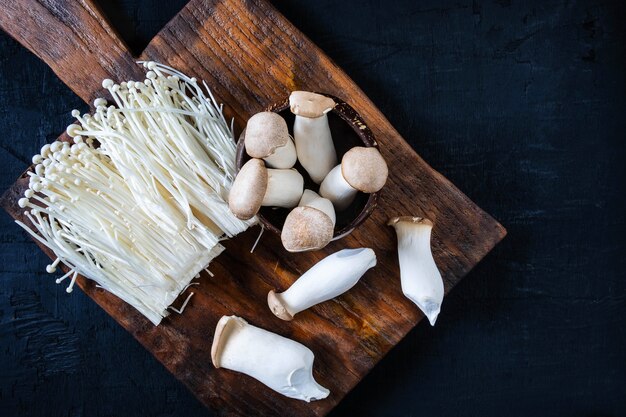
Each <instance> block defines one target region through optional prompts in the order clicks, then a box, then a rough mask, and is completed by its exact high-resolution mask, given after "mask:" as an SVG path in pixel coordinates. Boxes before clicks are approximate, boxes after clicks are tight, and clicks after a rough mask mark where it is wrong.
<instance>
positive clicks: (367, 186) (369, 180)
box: [341, 146, 389, 193]
mask: <svg viewBox="0 0 626 417" xmlns="http://www.w3.org/2000/svg"><path fill="white" fill-rule="evenodd" d="M341 175H343V178H344V179H345V180H346V182H347V183H348V184H350V185H351V186H352V187H353V188H356V189H357V190H359V191H362V192H364V193H375V192H377V191H380V189H381V188H383V186H384V185H385V183H386V182H387V176H388V175H389V170H388V168H387V163H386V162H385V160H384V159H383V156H382V155H381V154H380V152H379V151H378V149H376V148H374V147H368V148H365V147H363V146H356V147H354V148H352V149H350V150H349V151H348V152H346V153H345V155H344V156H343V158H342V159H341Z"/></svg>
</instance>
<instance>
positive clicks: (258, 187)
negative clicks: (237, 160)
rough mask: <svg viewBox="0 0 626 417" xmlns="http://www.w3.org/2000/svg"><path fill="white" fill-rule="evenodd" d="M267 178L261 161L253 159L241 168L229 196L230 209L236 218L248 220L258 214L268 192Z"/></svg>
mask: <svg viewBox="0 0 626 417" xmlns="http://www.w3.org/2000/svg"><path fill="white" fill-rule="evenodd" d="M267 177H268V176H267V168H265V164H264V163H263V161H262V160H260V159H251V160H249V161H248V162H246V163H245V165H244V166H242V167H241V170H240V171H239V173H238V174H237V177H236V178H235V181H234V182H233V186H232V188H231V189H230V194H229V196H228V207H229V208H230V211H231V212H232V213H233V214H234V215H235V217H237V218H238V219H241V220H248V219H251V218H252V217H254V215H255V214H257V212H258V211H259V209H260V208H261V203H262V202H263V197H265V191H266V190H267V181H268V179H267Z"/></svg>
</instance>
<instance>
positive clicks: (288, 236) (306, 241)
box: [280, 190, 336, 252]
mask: <svg viewBox="0 0 626 417" xmlns="http://www.w3.org/2000/svg"><path fill="white" fill-rule="evenodd" d="M335 221H336V217H335V209H334V208H333V204H332V203H331V202H330V201H329V200H328V199H326V198H323V197H320V196H319V195H318V194H317V193H316V192H315V191H311V190H305V191H304V193H303V194H302V198H301V199H300V203H299V204H298V207H296V208H294V209H293V210H291V212H290V213H289V214H288V215H287V218H286V219H285V224H284V225H283V230H282V233H281V235H280V239H281V241H282V242H283V246H284V247H285V249H287V250H288V251H289V252H305V251H309V250H317V249H321V248H323V247H324V246H326V245H328V243H329V242H330V241H331V239H332V238H333V233H334V230H335Z"/></svg>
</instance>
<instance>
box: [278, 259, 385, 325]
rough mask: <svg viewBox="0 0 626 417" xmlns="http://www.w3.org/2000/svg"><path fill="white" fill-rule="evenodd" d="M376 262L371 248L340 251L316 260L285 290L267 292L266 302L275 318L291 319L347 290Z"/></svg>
mask: <svg viewBox="0 0 626 417" xmlns="http://www.w3.org/2000/svg"><path fill="white" fill-rule="evenodd" d="M375 265H376V254H375V253H374V251H373V250H372V249H370V248H358V249H343V250H340V251H339V252H335V253H333V254H332V255H329V256H327V257H325V258H324V259H322V260H321V261H319V262H318V263H316V264H315V265H314V266H313V267H312V268H311V269H309V270H308V271H306V272H305V273H304V274H303V275H302V276H301V277H300V278H298V279H297V280H296V282H294V283H293V284H292V285H291V287H289V289H287V291H284V292H282V293H275V292H274V291H270V292H269V294H267V304H268V305H269V307H270V310H272V313H274V314H275V315H276V317H278V318H280V319H282V320H287V321H289V320H292V319H293V317H294V316H295V315H296V314H297V313H299V312H301V311H303V310H306V309H307V308H309V307H312V306H314V305H315V304H319V303H321V302H324V301H326V300H330V299H332V298H335V297H337V296H339V295H341V294H343V293H344V292H346V291H348V290H349V289H350V288H352V287H353V286H354V285H356V283H357V282H358V281H359V279H360V278H361V277H362V276H363V274H365V272H367V270H368V269H370V268H372V267H374V266H375Z"/></svg>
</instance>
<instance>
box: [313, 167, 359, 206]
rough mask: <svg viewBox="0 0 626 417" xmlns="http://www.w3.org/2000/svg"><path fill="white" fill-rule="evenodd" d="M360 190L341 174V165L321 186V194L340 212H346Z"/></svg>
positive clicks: (331, 172)
mask: <svg viewBox="0 0 626 417" xmlns="http://www.w3.org/2000/svg"><path fill="white" fill-rule="evenodd" d="M357 193H358V190H357V189H356V188H354V187H352V186H351V185H350V184H348V182H347V181H346V180H345V178H344V177H343V174H342V173H341V165H337V166H336V167H334V168H333V169H332V170H331V171H330V172H329V173H328V175H326V178H324V181H322V185H320V194H321V195H323V196H324V197H325V198H327V199H329V200H330V201H332V202H333V204H334V205H335V208H336V209H337V210H338V211H341V210H345V209H346V208H347V207H348V206H349V205H350V203H352V202H353V201H354V198H355V197H356V195H357Z"/></svg>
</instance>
